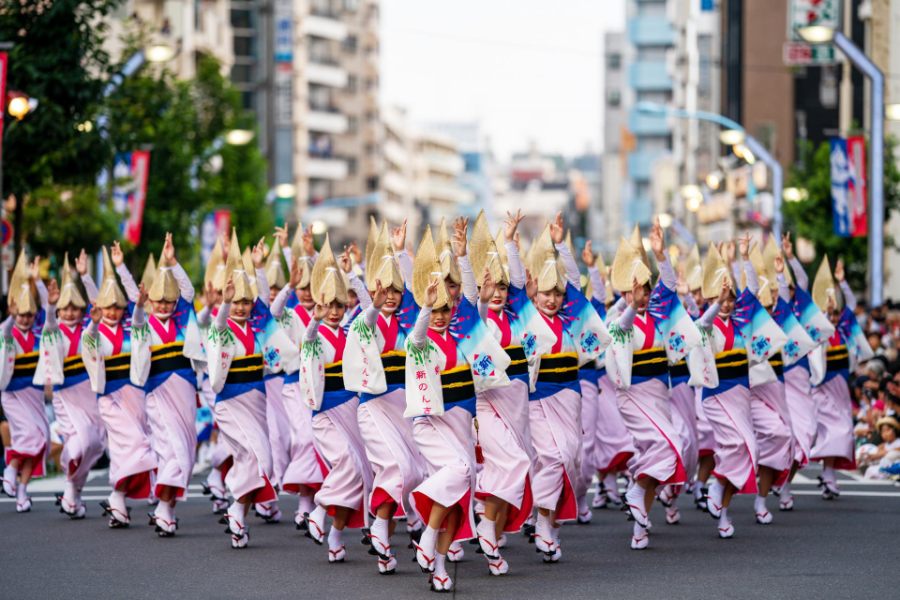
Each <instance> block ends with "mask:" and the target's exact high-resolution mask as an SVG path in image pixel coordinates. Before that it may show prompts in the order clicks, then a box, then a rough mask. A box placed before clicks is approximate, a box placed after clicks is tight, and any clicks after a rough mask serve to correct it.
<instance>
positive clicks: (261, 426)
mask: <svg viewBox="0 0 900 600" xmlns="http://www.w3.org/2000/svg"><path fill="white" fill-rule="evenodd" d="M252 259H253V263H254V267H255V269H256V279H257V287H258V290H259V296H256V295H255V294H254V293H253V291H252V289H251V287H250V279H249V277H248V275H247V272H246V271H245V270H244V267H243V264H242V261H241V254H240V249H239V247H238V241H237V232H235V231H232V234H231V244H230V246H229V252H228V262H227V264H226V272H227V273H228V281H227V283H226V284H225V287H224V290H223V293H222V300H223V302H222V305H221V306H220V307H219V311H218V314H217V315H216V317H215V320H214V322H213V326H212V327H211V328H210V330H209V339H208V341H207V357H208V361H209V362H208V367H207V368H208V369H209V378H210V386H211V387H212V390H213V391H214V392H215V393H216V404H215V411H214V412H215V418H216V423H217V424H218V426H219V435H221V436H223V440H224V441H225V443H226V444H227V446H228V447H229V448H230V450H231V455H232V462H233V464H232V466H231V468H230V469H229V470H228V474H227V475H226V477H225V483H226V485H227V486H228V489H230V490H231V492H232V494H234V497H235V501H234V502H232V504H231V506H229V507H228V511H227V512H226V514H225V519H226V522H227V524H228V527H227V529H226V530H225V532H226V533H228V534H230V535H231V547H232V548H245V547H246V546H247V544H248V543H249V541H250V536H249V533H248V528H247V524H246V516H247V510H248V509H249V507H250V505H251V504H255V503H258V502H271V501H272V500H274V499H275V498H276V493H275V489H274V488H273V487H272V483H271V478H272V450H271V447H270V446H269V436H268V431H267V429H266V395H265V383H264V382H263V370H264V369H269V371H271V372H278V371H280V370H281V369H282V368H283V363H284V362H289V361H290V360H291V353H292V347H291V344H290V342H289V341H288V340H287V338H286V337H285V336H284V335H283V334H281V332H280V331H279V330H278V328H277V326H276V324H275V322H274V320H273V319H272V315H271V313H270V312H269V307H268V301H269V284H268V283H267V281H266V274H265V271H264V270H263V269H262V266H263V241H262V240H260V242H259V243H258V244H257V245H256V247H255V248H254V249H253V256H252ZM208 301H212V299H209V300H208ZM293 352H294V353H296V351H293Z"/></svg>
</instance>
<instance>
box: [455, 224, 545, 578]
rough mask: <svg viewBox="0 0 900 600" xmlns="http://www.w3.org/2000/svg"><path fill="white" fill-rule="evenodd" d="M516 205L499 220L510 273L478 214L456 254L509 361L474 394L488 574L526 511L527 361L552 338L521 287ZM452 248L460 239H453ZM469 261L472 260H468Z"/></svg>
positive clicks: (497, 571)
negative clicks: (501, 378)
mask: <svg viewBox="0 0 900 600" xmlns="http://www.w3.org/2000/svg"><path fill="white" fill-rule="evenodd" d="M522 218H523V217H522V215H521V212H517V213H516V214H515V215H511V214H509V215H507V218H506V223H505V227H504V236H505V242H504V246H505V250H506V255H507V257H508V261H509V275H508V276H507V274H506V271H505V270H504V265H503V264H502V260H501V258H500V252H499V251H498V249H497V247H496V244H495V242H494V240H493V238H492V237H491V234H490V231H489V230H488V224H487V219H486V218H485V216H484V213H483V212H482V213H480V214H479V215H478V218H477V219H476V220H475V225H474V227H473V230H472V237H471V239H470V240H469V250H468V252H467V253H466V254H464V255H463V256H460V257H459V262H460V268H461V270H462V273H463V276H464V278H468V276H469V275H468V274H469V273H472V272H474V273H482V274H483V275H482V282H481V291H480V299H481V302H480V303H479V310H480V312H481V314H482V318H483V319H484V322H485V324H486V325H487V327H488V329H489V330H490V332H491V334H492V335H493V337H494V338H495V339H496V340H497V341H498V342H499V343H500V345H501V346H502V347H503V349H504V351H506V353H507V354H508V355H509V358H510V360H511V362H510V366H509V368H508V369H507V371H506V374H507V376H508V377H509V379H510V385H508V386H505V387H498V388H492V389H487V390H484V391H482V392H479V393H478V394H477V402H476V404H477V410H476V413H477V419H476V424H477V429H476V434H477V442H478V443H479V445H480V447H481V448H482V450H483V466H482V469H481V470H480V472H479V473H478V478H477V487H476V497H478V498H479V499H481V500H482V501H483V502H484V514H483V515H482V516H481V520H480V521H479V523H478V527H477V530H476V534H477V536H478V542H479V544H480V546H481V550H482V552H484V555H485V558H487V560H488V568H489V570H490V572H491V574H492V575H502V574H504V573H506V572H507V570H508V565H507V564H506V561H505V560H504V559H503V557H502V556H501V555H500V548H499V539H500V538H501V536H502V535H503V533H504V532H510V533H511V532H516V531H519V530H520V529H521V528H522V525H523V524H524V522H525V520H526V519H527V518H529V517H530V516H531V513H532V511H533V506H534V504H533V502H534V501H533V498H532V494H531V478H530V472H531V467H532V460H533V452H534V451H533V449H532V444H531V432H530V428H529V422H528V420H529V414H528V390H529V385H530V376H529V363H533V362H534V360H535V359H536V358H537V356H540V355H541V354H543V353H545V352H547V351H548V350H549V349H550V348H551V346H552V345H553V341H554V336H553V332H552V331H551V330H550V328H549V327H547V324H546V322H545V321H544V320H543V319H542V318H540V316H539V315H538V313H537V310H536V309H535V307H534V305H533V304H532V303H531V300H529V299H528V295H527V292H526V290H525V288H526V274H525V267H524V266H523V265H522V261H521V259H520V258H519V251H518V246H517V245H516V243H515V236H516V229H517V227H518V225H519V222H520V221H521V220H522ZM455 242H457V247H459V246H460V240H455ZM470 260H471V263H470Z"/></svg>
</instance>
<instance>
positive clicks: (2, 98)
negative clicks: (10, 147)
mask: <svg viewBox="0 0 900 600" xmlns="http://www.w3.org/2000/svg"><path fill="white" fill-rule="evenodd" d="M7 65H9V55H8V54H7V53H6V52H0V156H2V152H3V117H4V116H6V112H5V111H6V67H7ZM2 200H3V199H2V198H0V201H2Z"/></svg>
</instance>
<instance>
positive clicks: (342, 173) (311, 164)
mask: <svg viewBox="0 0 900 600" xmlns="http://www.w3.org/2000/svg"><path fill="white" fill-rule="evenodd" d="M306 176H307V177H308V178H310V179H330V180H338V179H345V178H346V177H347V161H345V160H343V159H341V158H313V157H310V158H309V160H307V161H306Z"/></svg>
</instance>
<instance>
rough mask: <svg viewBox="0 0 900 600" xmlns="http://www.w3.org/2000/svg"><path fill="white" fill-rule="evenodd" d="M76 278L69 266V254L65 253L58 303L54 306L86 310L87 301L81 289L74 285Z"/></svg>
mask: <svg viewBox="0 0 900 600" xmlns="http://www.w3.org/2000/svg"><path fill="white" fill-rule="evenodd" d="M76 276H77V275H76V274H75V273H73V271H72V267H71V265H70V264H69V253H68V252H66V254H65V255H64V257H63V268H62V277H61V278H60V286H59V301H58V302H57V303H56V306H58V307H59V308H65V307H66V306H74V307H75V308H87V300H85V297H84V295H83V294H82V293H81V289H80V288H79V287H78V284H77V283H76V280H75V277H76Z"/></svg>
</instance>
